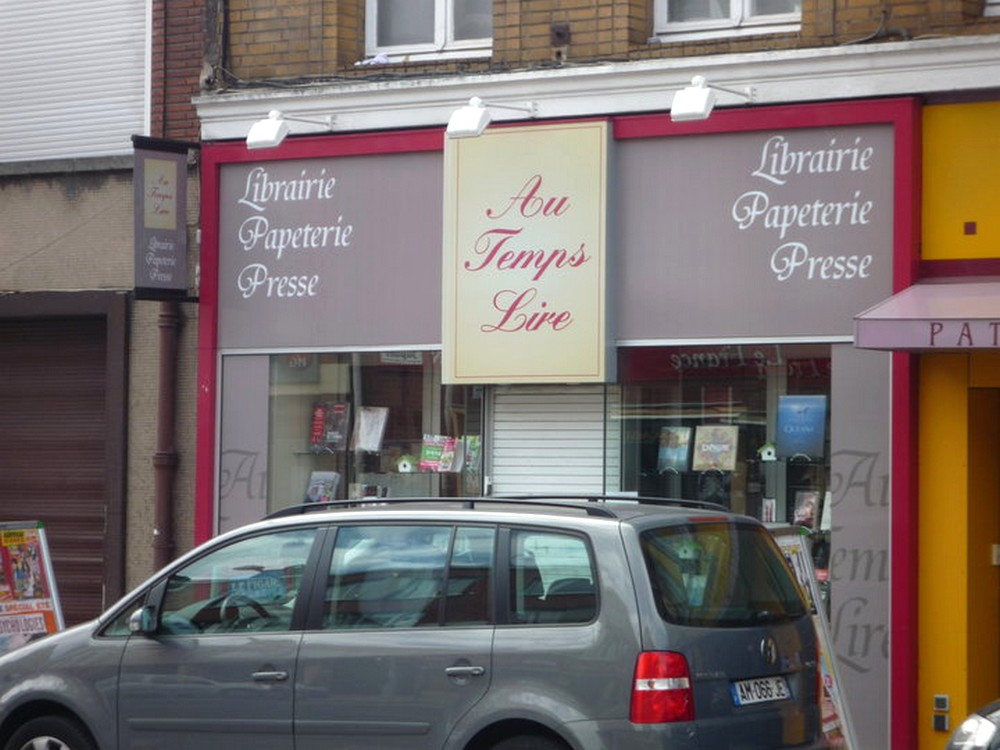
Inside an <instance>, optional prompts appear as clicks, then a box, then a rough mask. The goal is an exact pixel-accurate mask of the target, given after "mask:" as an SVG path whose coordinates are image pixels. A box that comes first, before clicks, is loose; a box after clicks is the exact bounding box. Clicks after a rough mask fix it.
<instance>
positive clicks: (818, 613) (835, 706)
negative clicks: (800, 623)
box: [771, 526, 858, 750]
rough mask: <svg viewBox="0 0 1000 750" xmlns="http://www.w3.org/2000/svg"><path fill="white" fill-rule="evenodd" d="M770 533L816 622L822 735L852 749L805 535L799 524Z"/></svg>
mask: <svg viewBox="0 0 1000 750" xmlns="http://www.w3.org/2000/svg"><path fill="white" fill-rule="evenodd" d="M771 533H772V534H773V536H774V538H775V541H777V542H778V546H779V547H781V551H782V552H783V553H784V555H785V558H786V559H787V560H788V563H789V565H791V568H792V570H793V571H794V573H795V577H796V578H798V581H799V583H800V584H802V588H803V589H804V590H805V592H806V595H807V597H808V599H809V603H810V605H811V607H812V611H813V623H814V625H815V626H816V635H817V637H818V638H819V644H820V649H819V660H820V675H821V677H822V680H823V695H822V697H821V706H820V710H821V712H822V721H823V736H824V737H825V738H826V741H827V742H828V743H829V744H830V748H831V749H832V750H855V749H856V748H857V747H858V744H857V740H855V739H854V730H853V727H852V725H851V721H850V717H849V715H848V713H847V704H846V703H845V702H844V698H843V695H842V694H841V688H840V686H841V685H842V684H843V683H842V681H841V679H840V673H839V670H838V668H837V662H836V657H835V653H834V649H833V638H832V636H831V634H830V623H829V621H828V620H827V617H826V610H825V609H824V608H823V606H822V604H821V602H822V598H821V597H820V593H819V586H818V585H817V582H816V571H815V569H814V568H813V562H812V556H811V555H810V554H809V538H808V535H807V533H804V532H803V530H802V529H801V528H799V527H795V526H776V527H772V528H771Z"/></svg>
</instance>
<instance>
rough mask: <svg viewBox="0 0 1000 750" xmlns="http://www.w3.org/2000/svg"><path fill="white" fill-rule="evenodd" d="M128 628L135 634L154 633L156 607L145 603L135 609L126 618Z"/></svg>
mask: <svg viewBox="0 0 1000 750" xmlns="http://www.w3.org/2000/svg"><path fill="white" fill-rule="evenodd" d="M128 628H129V630H130V631H132V633H134V634H136V635H153V634H154V633H156V607H154V606H152V605H151V604H147V605H146V606H144V607H141V608H139V609H137V610H136V611H135V612H133V613H132V615H131V616H130V617H129V618H128Z"/></svg>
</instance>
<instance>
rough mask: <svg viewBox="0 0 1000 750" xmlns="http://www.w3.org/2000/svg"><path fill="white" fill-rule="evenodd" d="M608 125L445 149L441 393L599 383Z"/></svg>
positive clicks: (516, 133) (535, 131)
mask: <svg viewBox="0 0 1000 750" xmlns="http://www.w3.org/2000/svg"><path fill="white" fill-rule="evenodd" d="M608 143H609V141H608V126H607V123H606V122H586V123H574V124H559V125H540V126H532V127H518V128H494V129H492V130H489V131H487V132H486V133H485V134H484V135H482V136H480V137H478V138H463V139H459V140H446V144H445V177H444V183H445V186H444V253H443V278H442V282H443V284H442V299H443V306H442V345H443V368H442V379H443V381H444V382H445V383H553V382H556V383H569V382H576V383H585V382H605V380H607V379H608V378H609V377H613V374H612V373H611V372H610V371H609V370H610V365H609V361H610V360H609V357H608V349H607V341H608V331H607V314H608V304H609V301H608V298H607V181H608Z"/></svg>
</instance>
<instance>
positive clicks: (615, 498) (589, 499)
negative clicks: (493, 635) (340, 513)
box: [265, 493, 729, 519]
mask: <svg viewBox="0 0 1000 750" xmlns="http://www.w3.org/2000/svg"><path fill="white" fill-rule="evenodd" d="M498 503H503V504H506V505H523V506H525V507H549V508H563V509H565V508H576V509H577V510H580V511H582V512H584V513H586V514H587V515H591V516H602V517H605V518H617V517H618V513H616V512H615V510H614V507H613V506H612V505H609V504H611V503H621V504H622V505H623V506H635V505H657V506H664V507H679V508H696V509H701V510H711V511H716V512H721V513H728V512H729V509H728V508H726V507H725V506H724V505H720V504H719V503H713V502H709V501H707V500H687V499H684V498H669V497H649V496H641V495H630V494H625V493H565V494H553V493H535V494H518V495H484V496H481V497H419V496H417V497H358V498H346V499H337V500H329V501H326V502H322V503H315V502H314V503H300V504H297V505H289V506H287V507H284V508H279V509H278V510H276V511H273V512H271V513H269V514H267V516H265V518H266V519H272V518H284V517H287V516H297V515H303V514H306V513H315V512H322V511H326V510H345V509H351V508H374V507H387V506H399V505H415V504H424V505H426V504H441V505H446V504H447V505H455V504H459V505H461V506H462V507H463V508H467V509H475V508H477V507H479V506H483V505H496V504H498Z"/></svg>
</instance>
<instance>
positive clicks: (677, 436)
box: [656, 427, 691, 474]
mask: <svg viewBox="0 0 1000 750" xmlns="http://www.w3.org/2000/svg"><path fill="white" fill-rule="evenodd" d="M690 453H691V428H690V427H663V428H661V429H660V448H659V452H658V453H657V457H656V470H657V471H658V472H660V473H661V474H662V473H663V472H665V471H677V472H683V471H687V470H688V463H689V459H688V456H689V454H690Z"/></svg>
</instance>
